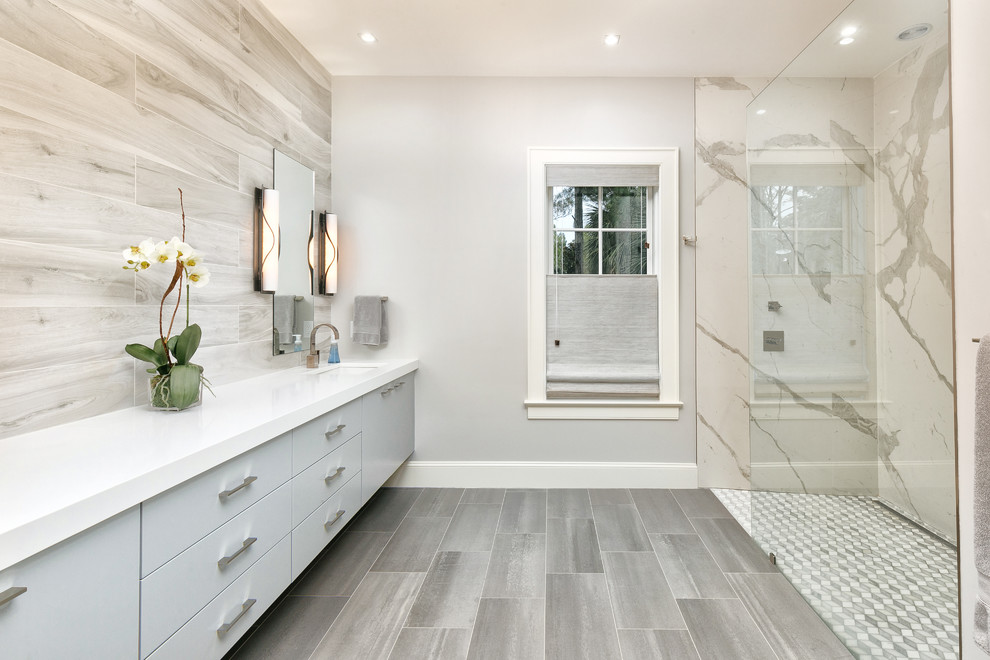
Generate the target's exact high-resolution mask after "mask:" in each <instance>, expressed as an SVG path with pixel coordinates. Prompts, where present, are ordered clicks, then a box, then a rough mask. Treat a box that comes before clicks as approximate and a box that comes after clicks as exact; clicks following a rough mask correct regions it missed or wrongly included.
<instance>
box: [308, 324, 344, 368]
mask: <svg viewBox="0 0 990 660" xmlns="http://www.w3.org/2000/svg"><path fill="white" fill-rule="evenodd" d="M320 328H330V329H331V330H332V331H333V338H334V339H340V332H339V331H338V330H337V328H335V327H334V326H332V325H330V324H329V323H321V324H319V325H318V326H316V327H315V328H313V331H312V332H311V333H309V355H307V356H306V368H307V369H316V368H317V367H318V366H320V352H319V351H318V350H316V331H317V330H319V329H320Z"/></svg>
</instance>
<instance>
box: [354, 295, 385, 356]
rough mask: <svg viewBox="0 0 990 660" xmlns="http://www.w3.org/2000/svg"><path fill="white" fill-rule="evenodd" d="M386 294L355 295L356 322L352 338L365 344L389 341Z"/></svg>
mask: <svg viewBox="0 0 990 660" xmlns="http://www.w3.org/2000/svg"><path fill="white" fill-rule="evenodd" d="M384 298H385V297H384V296H355V297H354V322H353V323H352V324H351V339H353V340H354V343H356V344H364V345H365V346H384V345H385V344H387V343H388V315H387V314H386V312H385V302H386V301H385V299H384Z"/></svg>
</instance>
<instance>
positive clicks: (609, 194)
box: [602, 186, 649, 229]
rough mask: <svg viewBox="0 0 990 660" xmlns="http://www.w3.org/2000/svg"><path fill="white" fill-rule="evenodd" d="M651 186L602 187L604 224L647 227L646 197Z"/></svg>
mask: <svg viewBox="0 0 990 660" xmlns="http://www.w3.org/2000/svg"><path fill="white" fill-rule="evenodd" d="M648 191H649V188H644V187H626V186H623V187H619V186H615V187H608V188H603V189H602V199H603V201H604V206H603V208H602V226H603V227H605V228H607V229H611V228H621V229H646V199H647V192H648Z"/></svg>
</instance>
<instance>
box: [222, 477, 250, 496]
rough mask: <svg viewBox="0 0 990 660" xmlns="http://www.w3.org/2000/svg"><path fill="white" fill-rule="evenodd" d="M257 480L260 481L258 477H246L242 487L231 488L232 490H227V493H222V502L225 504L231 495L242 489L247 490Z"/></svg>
mask: <svg viewBox="0 0 990 660" xmlns="http://www.w3.org/2000/svg"><path fill="white" fill-rule="evenodd" d="M257 480H258V477H254V476H251V477H244V481H242V482H241V485H239V486H235V487H234V488H231V489H230V490H225V491H223V492H221V493H220V495H219V496H218V497H219V498H220V501H221V502H223V501H224V500H226V499H227V498H228V497H230V496H231V495H233V494H234V493H236V492H237V491H239V490H240V489H241V488H247V487H248V486H250V485H251V484H253V483H254V482H255V481H257Z"/></svg>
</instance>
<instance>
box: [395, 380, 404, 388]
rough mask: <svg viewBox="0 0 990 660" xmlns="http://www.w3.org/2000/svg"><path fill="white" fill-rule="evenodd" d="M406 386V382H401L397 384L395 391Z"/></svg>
mask: <svg viewBox="0 0 990 660" xmlns="http://www.w3.org/2000/svg"><path fill="white" fill-rule="evenodd" d="M405 384H406V381H404V380H400V381H399V382H398V383H396V385H395V389H399V388H400V387H402V386H403V385H405Z"/></svg>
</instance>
